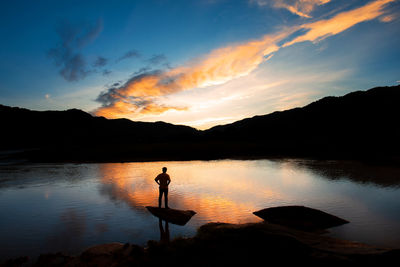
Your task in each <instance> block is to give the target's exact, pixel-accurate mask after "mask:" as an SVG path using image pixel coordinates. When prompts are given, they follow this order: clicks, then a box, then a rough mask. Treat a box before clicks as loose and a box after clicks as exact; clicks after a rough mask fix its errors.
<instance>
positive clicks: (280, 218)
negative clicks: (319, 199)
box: [253, 206, 349, 231]
mask: <svg viewBox="0 0 400 267" xmlns="http://www.w3.org/2000/svg"><path fill="white" fill-rule="evenodd" d="M253 214H254V215H257V216H258V217H260V218H262V219H264V220H266V221H268V222H271V223H275V224H279V225H285V226H288V227H291V228H294V229H299V230H303V231H315V230H320V229H326V228H331V227H334V226H339V225H342V224H346V223H349V222H348V221H346V220H344V219H342V218H339V217H336V216H334V215H331V214H328V213H326V212H323V211H320V210H316V209H312V208H308V207H304V206H282V207H273V208H267V209H263V210H259V211H256V212H253Z"/></svg>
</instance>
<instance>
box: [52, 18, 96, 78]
mask: <svg viewBox="0 0 400 267" xmlns="http://www.w3.org/2000/svg"><path fill="white" fill-rule="evenodd" d="M102 30H103V21H102V20H101V19H99V20H97V22H96V23H95V24H80V25H74V24H71V23H68V22H64V23H62V24H60V25H59V27H58V28H57V34H58V35H59V37H60V42H59V44H58V45H57V46H56V47H55V48H52V49H50V50H49V51H48V52H47V55H48V56H49V57H50V58H52V59H53V60H54V63H55V65H56V66H57V67H58V68H59V69H60V70H59V73H60V75H61V76H62V77H63V78H64V79H65V80H67V81H78V80H81V79H84V78H85V77H86V76H87V75H88V74H89V73H91V70H90V69H89V68H88V66H87V62H86V59H85V57H84V56H83V54H82V53H81V50H82V48H83V47H85V46H86V45H88V44H89V43H91V42H93V41H94V40H95V39H96V38H97V37H98V36H99V34H100V33H101V31H102Z"/></svg>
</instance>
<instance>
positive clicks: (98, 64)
mask: <svg viewBox="0 0 400 267" xmlns="http://www.w3.org/2000/svg"><path fill="white" fill-rule="evenodd" d="M107 62H108V59H106V58H104V57H100V56H99V57H97V59H96V60H95V62H94V63H93V67H99V68H101V67H104V66H105V65H107Z"/></svg>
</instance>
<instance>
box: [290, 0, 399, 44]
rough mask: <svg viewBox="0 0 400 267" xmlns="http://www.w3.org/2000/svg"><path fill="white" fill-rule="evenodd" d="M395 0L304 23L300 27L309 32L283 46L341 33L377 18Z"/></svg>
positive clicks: (318, 39) (379, 0)
mask: <svg viewBox="0 0 400 267" xmlns="http://www.w3.org/2000/svg"><path fill="white" fill-rule="evenodd" d="M393 1H395V0H377V1H373V2H371V3H369V4H367V5H365V6H362V7H359V8H356V9H354V10H350V11H346V12H342V13H339V14H337V15H336V16H334V17H332V18H330V19H325V20H319V21H316V22H312V23H307V24H304V25H302V26H301V27H300V28H303V29H306V30H307V32H306V33H305V34H303V35H300V36H298V37H296V38H294V39H293V40H292V41H290V42H287V43H285V44H284V45H283V46H290V45H293V44H295V43H299V42H304V41H312V42H317V41H320V40H323V39H325V38H327V37H329V36H332V35H336V34H338V33H341V32H343V31H345V30H347V29H349V28H351V27H353V26H354V25H356V24H358V23H361V22H364V21H369V20H372V19H376V18H377V17H379V16H381V15H383V14H384V10H383V8H384V6H385V5H386V4H387V3H390V2H393Z"/></svg>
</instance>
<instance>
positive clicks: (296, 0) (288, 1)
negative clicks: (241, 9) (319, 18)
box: [250, 0, 331, 18]
mask: <svg viewBox="0 0 400 267" xmlns="http://www.w3.org/2000/svg"><path fill="white" fill-rule="evenodd" d="M330 1H331V0H250V2H251V3H255V4H257V5H259V6H267V5H272V6H273V7H275V8H284V9H287V10H289V11H290V12H291V13H293V14H296V15H298V16H301V17H305V18H311V15H310V14H311V12H312V11H313V10H314V9H315V7H317V6H321V5H324V4H327V3H329V2H330Z"/></svg>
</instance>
